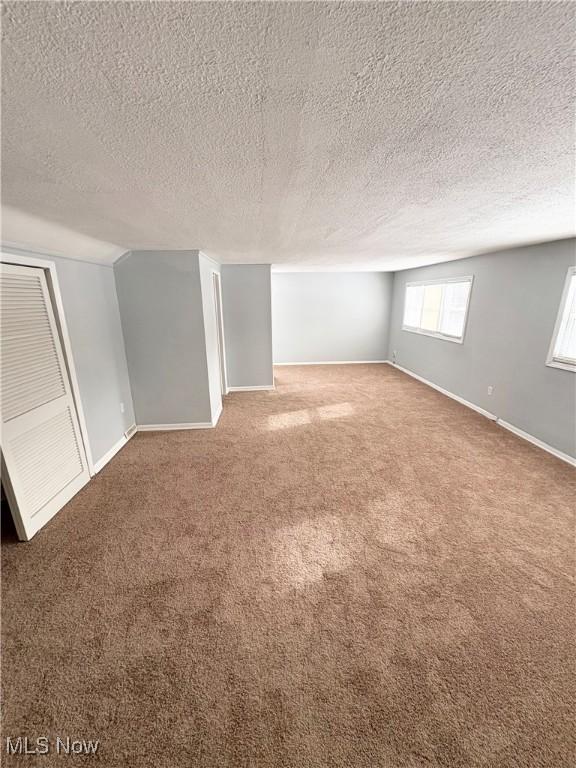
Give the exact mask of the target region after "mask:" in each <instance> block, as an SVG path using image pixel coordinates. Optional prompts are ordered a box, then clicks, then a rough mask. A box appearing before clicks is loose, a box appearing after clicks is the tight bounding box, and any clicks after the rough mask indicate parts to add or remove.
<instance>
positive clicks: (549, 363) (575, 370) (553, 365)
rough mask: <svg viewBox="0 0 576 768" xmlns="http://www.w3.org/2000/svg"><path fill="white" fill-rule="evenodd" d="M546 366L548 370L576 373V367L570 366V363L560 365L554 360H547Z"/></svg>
mask: <svg viewBox="0 0 576 768" xmlns="http://www.w3.org/2000/svg"><path fill="white" fill-rule="evenodd" d="M546 365H547V366H548V367H549V368H560V370H562V371H572V373H576V365H571V364H570V363H560V362H558V361H556V360H547V361H546Z"/></svg>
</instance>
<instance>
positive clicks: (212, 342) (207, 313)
mask: <svg viewBox="0 0 576 768" xmlns="http://www.w3.org/2000/svg"><path fill="white" fill-rule="evenodd" d="M199 263H200V287H201V291H202V310H203V313H204V330H205V340H206V360H207V364H208V390H209V393H210V413H211V418H212V421H213V422H215V421H216V420H217V419H218V417H219V415H220V412H221V410H222V384H221V381H220V356H219V350H218V326H217V325H216V306H215V302H214V283H213V277H212V275H213V273H214V272H220V265H219V264H217V263H216V262H215V261H212V259H209V258H208V257H207V256H205V255H204V254H203V253H201V254H200V255H199Z"/></svg>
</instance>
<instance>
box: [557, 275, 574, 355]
mask: <svg viewBox="0 0 576 768" xmlns="http://www.w3.org/2000/svg"><path fill="white" fill-rule="evenodd" d="M553 357H554V359H556V360H565V361H567V362H576V275H572V277H571V279H570V285H569V287H568V295H567V296H566V303H565V304H564V308H563V311H562V319H561V320H560V328H559V330H558V336H557V338H556V344H555V346H554V353H553Z"/></svg>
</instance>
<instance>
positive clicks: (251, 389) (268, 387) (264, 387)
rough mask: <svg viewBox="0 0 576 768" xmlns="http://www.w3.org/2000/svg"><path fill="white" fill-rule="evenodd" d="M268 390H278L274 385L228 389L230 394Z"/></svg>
mask: <svg viewBox="0 0 576 768" xmlns="http://www.w3.org/2000/svg"><path fill="white" fill-rule="evenodd" d="M268 389H276V387H275V386H274V384H263V385H262V386H258V387H228V392H260V391H264V390H268Z"/></svg>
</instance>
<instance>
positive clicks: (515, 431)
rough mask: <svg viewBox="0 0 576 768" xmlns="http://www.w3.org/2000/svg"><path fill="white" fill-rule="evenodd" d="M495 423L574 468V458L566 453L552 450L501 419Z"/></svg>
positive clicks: (575, 459) (541, 441)
mask: <svg viewBox="0 0 576 768" xmlns="http://www.w3.org/2000/svg"><path fill="white" fill-rule="evenodd" d="M496 423H497V424H498V426H500V427H503V428H504V429H507V430H508V431H509V432H512V433H513V434H514V435H516V436H517V437H521V438H522V439H523V440H527V441H528V442H529V443H532V445H535V446H536V447H537V448H541V449H542V450H543V451H546V452H547V453H551V454H552V456H556V458H557V459H560V460H561V461H565V462H566V463H567V464H570V465H571V466H573V467H576V458H574V457H573V456H570V455H569V454H567V453H563V452H562V451H559V450H558V449H557V448H554V447H552V446H551V445H548V443H545V442H544V441H543V440H539V439H538V438H537V437H534V436H533V435H531V434H529V433H528V432H524V430H523V429H518V427H515V426H514V425H513V424H509V423H508V422H507V421H504V420H503V419H496Z"/></svg>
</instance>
